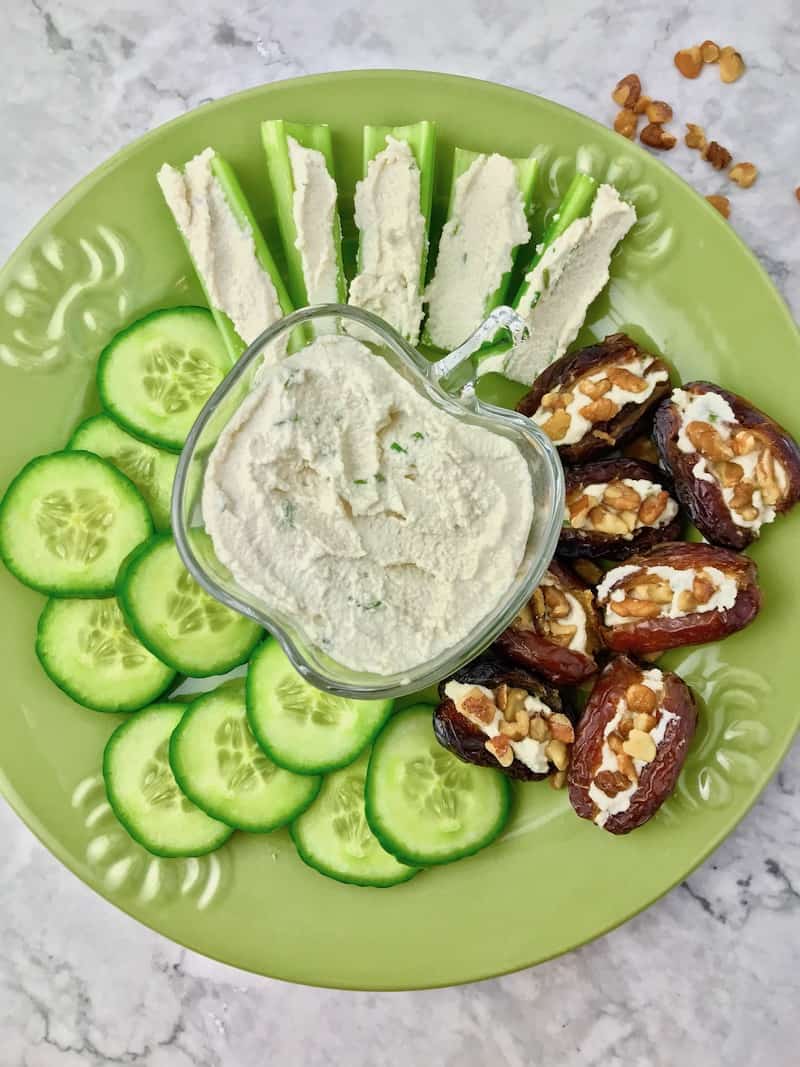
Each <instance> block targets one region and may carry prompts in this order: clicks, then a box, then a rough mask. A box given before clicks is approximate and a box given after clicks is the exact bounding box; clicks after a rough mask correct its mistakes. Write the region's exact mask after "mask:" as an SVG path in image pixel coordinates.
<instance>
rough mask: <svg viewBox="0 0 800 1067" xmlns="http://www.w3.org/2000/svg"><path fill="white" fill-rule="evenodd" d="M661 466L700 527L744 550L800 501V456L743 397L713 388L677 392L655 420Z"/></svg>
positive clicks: (703, 385) (718, 541) (699, 385)
mask: <svg viewBox="0 0 800 1067" xmlns="http://www.w3.org/2000/svg"><path fill="white" fill-rule="evenodd" d="M655 435H656V443H657V444H658V448H659V451H660V453H661V459H662V462H663V463H664V465H665V466H666V467H667V469H668V470H669V471H670V472H671V474H672V477H673V478H674V480H675V490H676V492H677V494H678V497H679V499H680V501H681V503H682V504H683V505H684V507H685V508H686V510H687V511H688V512H689V515H690V516H691V518H692V522H693V523H694V524H695V526H696V527H697V529H698V530H699V531H700V532H701V533H702V534H703V536H704V537H705V538H706V539H707V540H708V541H710V542H711V543H712V544H715V545H724V546H726V547H728V548H737V549H742V548H745V547H746V546H747V545H749V544H750V542H751V541H753V540H754V539H755V538H756V537H758V536H759V533H760V531H761V527H762V526H763V525H764V524H765V523H769V522H773V521H774V520H775V518H776V516H778V515H780V514H782V513H783V512H786V511H788V510H789V509H790V508H791V507H793V506H794V505H795V504H796V503H797V501H798V499H800V448H798V446H797V443H796V442H795V441H794V440H793V439H792V438H791V437H790V435H789V434H788V433H787V432H786V431H785V430H784V429H783V428H782V427H781V426H779V425H778V423H777V422H774V421H773V420H772V419H770V418H769V417H768V416H767V415H765V414H764V413H763V412H762V411H759V410H758V408H754V407H753V405H752V404H749V403H748V402H747V401H746V400H743V399H742V397H740V396H737V395H736V394H735V393H729V392H728V391H727V390H725V389H720V388H719V387H718V386H716V385H712V384H711V383H710V382H690V383H689V384H688V385H685V386H684V387H683V388H682V389H675V390H673V392H672V395H671V396H670V398H669V399H668V400H665V401H664V402H663V403H662V404H661V406H660V407H659V409H658V411H657V412H656V419H655Z"/></svg>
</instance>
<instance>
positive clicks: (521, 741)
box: [433, 651, 575, 786]
mask: <svg viewBox="0 0 800 1067" xmlns="http://www.w3.org/2000/svg"><path fill="white" fill-rule="evenodd" d="M566 711H567V709H566V707H565V706H564V704H563V703H562V699H561V696H560V694H559V693H558V690H556V689H554V688H553V687H552V686H550V685H547V684H546V683H545V682H543V681H541V679H539V678H537V677H536V675H535V674H533V673H531V671H529V670H527V669H526V668H524V667H520V666H517V665H515V664H513V663H510V662H508V661H507V660H505V659H503V658H502V657H500V656H498V655H496V654H495V653H494V652H491V651H490V652H487V653H484V655H482V656H480V657H479V658H478V659H476V660H474V661H473V662H472V663H469V664H467V665H466V666H465V667H462V668H461V670H459V671H457V672H456V673H455V674H454V675H453V677H452V678H447V679H445V680H444V681H443V682H441V683H440V685H439V705H438V706H437V708H436V710H435V711H434V714H433V729H434V733H435V734H436V738H437V740H438V741H439V743H440V744H442V745H443V746H444V747H445V748H447V749H449V750H450V751H451V752H452V753H454V754H455V755H456V756H458V758H459V759H461V760H463V761H464V762H465V763H476V764H478V765H480V766H482V767H494V768H496V769H499V770H501V771H503V772H504V773H505V774H507V775H508V776H509V777H510V778H516V779H518V780H520V781H536V780H538V779H540V778H546V777H548V776H549V775H555V776H556V781H555V784H556V785H558V786H561V785H563V784H564V783H565V780H566V775H565V772H566V769H567V767H568V765H569V753H570V749H571V747H572V742H573V740H574V739H575V731H574V727H573V723H572V720H571V717H570V715H568V714H566Z"/></svg>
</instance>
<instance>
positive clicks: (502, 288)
mask: <svg viewBox="0 0 800 1067" xmlns="http://www.w3.org/2000/svg"><path fill="white" fill-rule="evenodd" d="M481 154H482V153H481V152H471V151H469V149H467V148H456V149H455V151H454V152H453V178H452V181H451V183H450V195H449V198H448V202H447V221H448V222H449V221H450V219H451V217H452V214H453V207H454V205H455V198H456V182H457V181H458V179H459V178H460V177H462V175H464V174H466V172H467V171H468V170H469V168H470V167H471V166H472V164H473V163H474V162H475V160H476V159H478V158H479V157H480V156H481ZM512 163H513V164H514V166H515V167H516V170H517V185H518V186H519V192H520V196H521V197H522V206H523V208H524V211H525V216H526V217H527V218H530V214H531V209H532V205H533V194H534V191H535V189H536V179H537V177H538V174H539V161H538V160H537V159H534V158H532V157H529V158H528V159H514V160H512ZM510 284H511V271H510V270H509V271H507V272H506V273H505V274H504V275H503V277H502V279H501V281H500V285H499V286H498V287H497V289H496V290H495V291H494V292H493V293H492V294H491V296H489V297H487V300H486V306H485V307H484V309H483V310H484V315H488V314H489V312H490V311H492V310H493V308H496V307H498V306H499V305H500V304H503V303H505V301H506V298H507V296H508V287H509V285H510ZM423 341H424V342H425V344H427V345H430V346H431V347H435V346H434V345H433V344H432V342H431V339H430V337H428V335H427V334H425V335H424V336H423Z"/></svg>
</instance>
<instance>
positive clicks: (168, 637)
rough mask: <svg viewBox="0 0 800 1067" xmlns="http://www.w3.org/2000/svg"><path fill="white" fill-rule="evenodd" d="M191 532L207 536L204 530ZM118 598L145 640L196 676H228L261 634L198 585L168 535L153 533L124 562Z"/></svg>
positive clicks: (163, 656)
mask: <svg viewBox="0 0 800 1067" xmlns="http://www.w3.org/2000/svg"><path fill="white" fill-rule="evenodd" d="M193 536H194V537H195V538H197V539H205V540H206V541H208V540H209V538H208V535H207V534H205V533H204V532H203V531H201V530H196V531H194V533H193ZM117 596H118V597H119V602H120V607H121V608H122V612H123V614H124V616H125V619H126V621H127V623H128V625H129V626H130V628H131V629H132V630H133V632H134V633H135V634H136V636H137V637H138V638H139V640H140V641H141V642H142V644H143V645H145V646H146V647H147V648H149V649H150V651H151V652H152V653H153V655H154V656H158V658H159V659H160V660H163V661H164V663H168V664H169V665H170V666H171V667H174V668H175V670H176V671H180V672H181V673H182V674H188V675H190V676H191V677H192V678H207V677H209V676H210V675H212V674H224V673H225V671H229V670H231V668H233V667H237V666H238V665H239V664H240V663H244V662H245V661H246V660H247V659H248V658H249V656H250V653H251V652H252V651H253V649H254V648H255V646H256V644H257V643H258V641H259V640H260V638H261V635H262V630H261V627H260V626H259V625H258V624H257V623H255V622H253V621H252V620H251V619H248V618H246V617H245V616H244V615H240V614H239V613H238V612H236V611H232V610H231V609H230V608H226V607H225V605H224V604H220V603H219V601H217V600H214V599H213V597H210V596H209V595H208V593H206V592H205V591H204V590H203V589H201V588H200V586H199V585H198V584H197V582H196V581H195V580H194V578H192V576H191V574H189V572H188V571H187V570H186V568H185V567H184V565H183V562H182V560H181V557H180V556H179V555H178V550H177V548H176V547H175V541H174V539H173V538H172V537H171V536H169V535H168V534H157V535H156V536H155V537H151V538H150V540H149V541H146V542H145V543H144V544H143V545H140V546H139V547H138V548H137V549H136V550H135V551H134V552H132V553H131V555H130V556H129V557H128V558H127V559H126V560H125V562H124V564H123V565H122V567H121V568H120V572H119V579H118V582H117Z"/></svg>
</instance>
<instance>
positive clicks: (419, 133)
mask: <svg viewBox="0 0 800 1067" xmlns="http://www.w3.org/2000/svg"><path fill="white" fill-rule="evenodd" d="M387 137H393V138H394V139H395V140H396V141H405V142H406V143H407V144H408V146H409V148H410V149H411V151H412V152H413V153H414V159H415V160H416V161H417V166H418V167H419V208H420V212H421V213H422V216H423V218H424V219H425V238H426V239H425V242H424V244H423V247H422V261H421V263H420V265H419V288H420V292H422V290H423V288H424V286H425V267H426V264H427V262H428V240H427V237H428V233H429V232H430V225H431V204H432V202H433V172H434V165H435V161H436V123H435V122H428V121H426V120H423V121H421V122H415V123H413V124H412V125H410V126H365V127H364V148H363V150H364V177H366V174H367V167H368V166H369V163H370V160H372V159H374V158H375V156H377V155H378V153H379V152H382V151H383V149H384V148H385V147H386V138H387ZM358 269H359V270H361V243H360V242H359V252H358Z"/></svg>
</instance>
